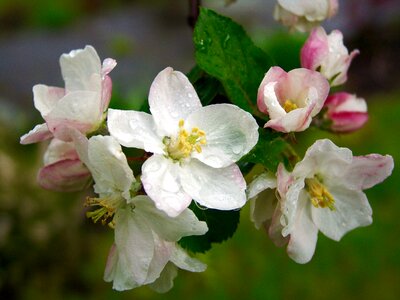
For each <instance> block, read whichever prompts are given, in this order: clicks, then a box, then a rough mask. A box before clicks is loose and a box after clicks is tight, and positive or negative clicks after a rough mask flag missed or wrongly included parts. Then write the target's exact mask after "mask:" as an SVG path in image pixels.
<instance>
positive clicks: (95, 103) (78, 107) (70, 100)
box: [45, 91, 103, 141]
mask: <svg viewBox="0 0 400 300" xmlns="http://www.w3.org/2000/svg"><path fill="white" fill-rule="evenodd" d="M100 101H101V99H100V94H98V93H95V92H90V91H78V92H71V93H68V94H67V95H65V96H64V97H63V98H62V99H60V100H59V101H58V103H57V105H56V106H55V107H54V108H53V110H52V111H51V112H50V113H49V114H48V115H47V116H46V118H45V120H46V122H47V125H48V127H49V130H50V131H51V132H53V134H54V135H55V136H56V137H57V138H59V139H61V140H64V141H68V140H70V139H71V138H70V137H69V136H68V134H66V132H65V128H67V127H71V128H75V129H77V130H79V131H80V132H82V133H88V132H91V131H93V130H95V129H97V127H98V126H99V125H100V123H101V120H102V114H103V112H102V111H101V110H100Z"/></svg>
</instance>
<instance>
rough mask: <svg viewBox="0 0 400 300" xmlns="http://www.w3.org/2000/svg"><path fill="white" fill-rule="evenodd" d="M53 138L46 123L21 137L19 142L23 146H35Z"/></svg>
mask: <svg viewBox="0 0 400 300" xmlns="http://www.w3.org/2000/svg"><path fill="white" fill-rule="evenodd" d="M52 137H53V134H52V133H51V132H50V131H49V129H48V127H47V124H46V123H44V124H39V125H36V126H35V127H34V128H33V129H32V130H31V131H29V132H28V133H26V134H24V135H23V136H21V138H20V141H19V142H20V143H21V144H23V145H26V144H33V143H37V142H41V141H45V140H48V139H50V138H52Z"/></svg>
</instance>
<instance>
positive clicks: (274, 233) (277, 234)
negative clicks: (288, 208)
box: [264, 204, 290, 247]
mask: <svg viewBox="0 0 400 300" xmlns="http://www.w3.org/2000/svg"><path fill="white" fill-rule="evenodd" d="M282 217H283V216H282V211H281V208H280V205H279V204H278V205H277V206H276V208H275V211H274V213H273V215H272V218H271V221H270V222H268V221H267V222H265V223H264V226H265V230H266V231H267V232H268V236H269V237H270V238H271V240H272V242H273V243H274V244H275V246H277V247H282V246H284V245H285V244H287V243H288V241H289V237H290V236H286V237H284V236H283V235H282V230H283V228H284V227H283V225H282V223H281V219H282Z"/></svg>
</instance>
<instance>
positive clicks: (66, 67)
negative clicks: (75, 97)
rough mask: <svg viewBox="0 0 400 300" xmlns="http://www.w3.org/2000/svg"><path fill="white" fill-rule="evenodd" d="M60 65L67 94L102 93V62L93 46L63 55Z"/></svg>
mask: <svg viewBox="0 0 400 300" xmlns="http://www.w3.org/2000/svg"><path fill="white" fill-rule="evenodd" d="M60 65H61V73H62V75H63V78H64V81H65V89H66V90H67V92H71V91H93V92H101V61H100V58H99V56H98V55H97V52H96V50H95V49H94V48H93V47H92V46H86V47H85V49H78V50H73V51H71V52H70V53H69V54H63V55H61V57H60Z"/></svg>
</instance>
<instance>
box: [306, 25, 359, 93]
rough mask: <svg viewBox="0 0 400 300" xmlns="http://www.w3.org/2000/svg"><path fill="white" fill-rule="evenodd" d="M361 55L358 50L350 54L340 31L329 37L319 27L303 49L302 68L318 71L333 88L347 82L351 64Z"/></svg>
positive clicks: (312, 33)
mask: <svg viewBox="0 0 400 300" xmlns="http://www.w3.org/2000/svg"><path fill="white" fill-rule="evenodd" d="M359 53H360V52H359V51H358V50H353V51H352V52H351V53H350V54H349V52H348V50H347V48H346V47H345V46H344V45H343V35H342V33H341V32H340V31H339V30H334V31H332V32H331V34H329V35H327V34H326V32H325V30H324V29H323V28H322V27H318V28H315V29H314V30H313V31H312V32H311V34H310V36H309V37H308V39H307V41H306V43H305V44H304V46H303V48H302V49H301V56H300V59H301V66H302V67H303V68H307V69H310V70H314V71H316V70H318V71H319V72H321V74H322V75H324V76H325V77H326V78H327V79H328V80H329V82H330V84H331V86H337V85H340V84H343V83H344V82H346V80H347V70H348V69H349V67H350V63H351V61H352V60H353V58H354V57H355V56H356V55H357V54H359Z"/></svg>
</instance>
